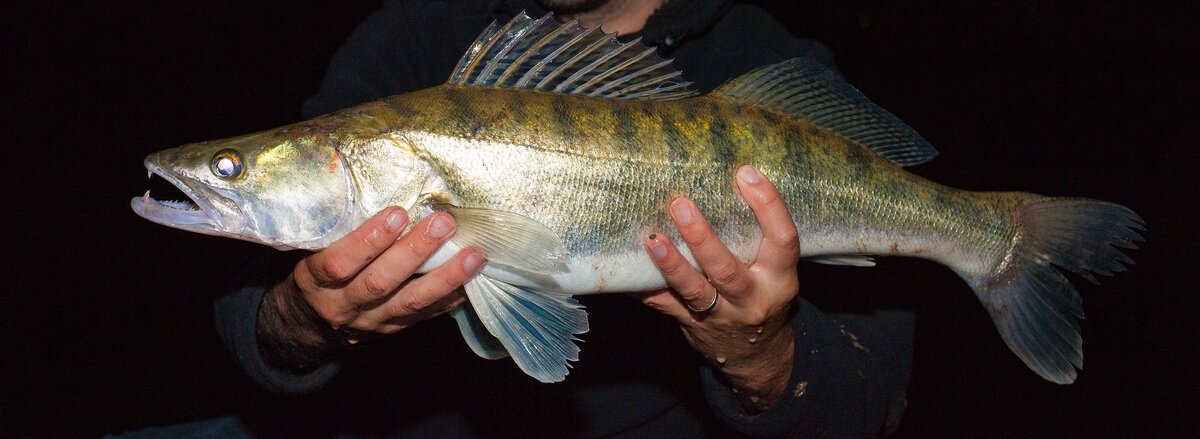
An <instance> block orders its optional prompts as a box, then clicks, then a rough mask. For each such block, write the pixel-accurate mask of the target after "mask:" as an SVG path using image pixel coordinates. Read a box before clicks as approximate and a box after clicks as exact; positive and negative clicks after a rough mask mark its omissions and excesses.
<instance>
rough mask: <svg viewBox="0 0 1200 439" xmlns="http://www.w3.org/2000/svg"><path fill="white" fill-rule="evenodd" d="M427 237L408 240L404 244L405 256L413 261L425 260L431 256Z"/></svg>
mask: <svg viewBox="0 0 1200 439" xmlns="http://www.w3.org/2000/svg"><path fill="white" fill-rule="evenodd" d="M427 241H428V240H427V239H418V240H416V242H408V243H406V245H405V246H404V257H405V258H407V259H409V260H413V261H424V260H425V259H428V258H429V255H430V253H431V252H430V251H428V247H431V246H430V245H427V244H426V242H427Z"/></svg>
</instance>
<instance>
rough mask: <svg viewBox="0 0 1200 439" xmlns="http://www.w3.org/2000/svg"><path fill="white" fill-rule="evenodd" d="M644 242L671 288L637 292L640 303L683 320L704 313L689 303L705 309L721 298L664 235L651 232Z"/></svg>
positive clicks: (688, 319)
mask: <svg viewBox="0 0 1200 439" xmlns="http://www.w3.org/2000/svg"><path fill="white" fill-rule="evenodd" d="M645 245H646V251H647V252H648V253H649V254H650V259H652V260H653V261H654V265H655V266H657V267H658V270H659V271H660V272H662V274H663V277H664V278H666V280H667V285H669V286H670V288H669V289H664V290H657V291H653V292H649V293H642V294H640V295H639V296H640V298H641V300H642V302H643V303H645V304H647V305H650V306H651V307H653V308H655V309H658V310H659V311H662V312H663V313H665V314H667V315H670V316H672V317H675V318H676V319H678V320H680V321H683V322H686V321H690V320H692V319H695V318H697V317H702V316H703V315H704V314H707V313H700V314H693V313H692V312H690V311H689V309H688V307H689V306H690V307H691V308H692V309H704V308H705V307H707V306H708V304H709V303H711V302H712V301H713V300H714V299H716V300H720V298H719V297H717V289H716V288H715V287H714V286H713V285H712V284H711V283H709V281H708V280H707V279H705V277H704V275H702V274H700V272H698V271H696V269H695V268H693V267H692V265H691V264H690V263H688V261H687V259H685V258H684V257H683V254H681V253H679V250H678V249H677V248H675V245H674V244H672V243H671V241H670V240H668V239H667V237H666V236H663V235H662V234H661V233H656V234H653V235H651V237H650V238H649V239H647V240H646V243H645ZM672 292H674V293H673V294H672ZM688 304H690V305H688ZM714 309H715V308H714Z"/></svg>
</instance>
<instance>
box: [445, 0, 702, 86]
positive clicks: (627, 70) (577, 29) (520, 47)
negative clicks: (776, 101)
mask: <svg viewBox="0 0 1200 439" xmlns="http://www.w3.org/2000/svg"><path fill="white" fill-rule="evenodd" d="M640 41H641V39H638V40H634V41H631V42H629V43H621V42H620V41H617V38H616V36H615V34H605V33H603V32H601V31H600V29H599V28H598V27H595V28H591V29H585V28H583V27H582V26H580V25H579V21H578V20H572V21H571V22H569V23H566V24H559V23H558V22H557V21H554V19H553V17H552V16H551V15H550V14H546V15H545V16H543V17H542V18H539V19H536V20H534V19H531V18H529V16H528V15H525V14H524V13H521V14H520V15H517V16H516V17H515V18H513V19H512V20H510V21H509V22H508V23H507V24H504V25H500V23H499V22H492V24H491V25H490V26H488V27H487V29H484V31H483V33H482V34H480V35H479V38H476V39H475V42H474V43H473V44H471V47H470V48H469V49H467V53H466V54H464V55H463V57H462V59H460V60H459V61H458V66H456V67H455V68H454V73H452V74H451V75H450V80H449V81H447V83H448V84H454V85H471V86H492V87H504V88H519V89H528V90H542V91H548V92H555V93H564V94H578V95H585V96H594V97H604V98H618V99H653V100H667V99H679V98H686V97H689V96H695V95H696V92H694V91H692V90H690V89H688V85H691V83H690V82H684V81H683V80H682V79H680V73H679V71H678V70H676V69H675V68H673V67H671V61H670V60H664V59H662V58H660V57H659V56H658V54H656V53H655V49H654V48H653V47H646V46H645V45H642V44H640Z"/></svg>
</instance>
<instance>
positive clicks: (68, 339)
mask: <svg viewBox="0 0 1200 439" xmlns="http://www.w3.org/2000/svg"><path fill="white" fill-rule="evenodd" d="M158 3H161V4H149V5H147V4H139V5H137V6H136V7H135V6H132V5H109V4H103V3H93V4H91V5H90V6H86V7H83V6H80V5H74V4H55V3H49V2H47V3H38V5H37V6H32V8H36V10H32V9H27V10H20V11H8V12H6V13H5V14H4V15H6V16H7V17H8V20H9V21H13V23H11V25H10V26H6V30H5V40H6V42H5V46H8V47H9V48H7V49H5V50H4V56H3V58H4V70H5V73H6V76H8V77H9V78H10V79H8V80H6V81H5V85H6V87H5V88H7V89H8V92H10V93H13V96H12V97H10V98H7V99H5V102H4V103H3V106H4V107H5V108H6V110H7V112H8V114H9V115H8V116H6V119H5V121H6V122H5V124H6V125H9V126H7V127H6V129H5V130H4V133H3V134H2V136H3V137H4V138H5V140H3V145H4V149H3V153H4V157H5V160H4V163H5V168H6V169H7V170H8V172H5V173H4V174H5V189H4V195H5V201H6V202H5V207H4V208H3V211H4V215H3V217H4V221H5V223H4V224H5V225H4V227H3V230H4V233H5V237H6V241H7V242H14V241H15V242H16V243H17V245H16V246H15V247H9V252H8V253H9V254H8V255H7V257H5V258H4V260H5V262H4V269H5V276H4V278H3V279H4V280H5V282H4V284H5V290H6V291H5V293H4V294H3V295H2V297H3V300H4V302H3V307H2V309H3V312H4V317H3V319H2V320H0V330H2V331H3V333H2V336H3V340H4V345H5V346H4V354H3V355H4V366H5V369H6V372H5V373H4V379H5V381H6V384H5V389H4V393H3V398H0V399H2V400H3V401H2V402H0V419H2V420H3V425H0V436H14V435H15V436H26V435H46V436H64V435H65V436H83V437H93V436H96V435H99V434H103V433H115V432H121V431H126V430H129V429H135V428H138V427H142V426H149V425H163V424H171V423H179V422H186V421H192V420H198V419H203V418H209V417H215V416H221V415H225V414H230V413H236V412H238V411H239V410H241V409H243V408H246V407H249V406H253V405H257V404H271V403H273V402H276V401H278V398H277V397H273V396H270V395H266V394H265V393H264V392H262V391H260V390H257V389H255V388H254V387H253V386H252V385H251V384H250V383H249V382H248V380H247V379H245V378H243V377H242V375H241V374H240V371H239V370H238V369H237V368H236V366H235V365H234V364H233V362H232V360H231V359H230V358H229V356H228V355H227V354H226V353H225V352H224V350H223V349H222V348H221V346H220V345H219V342H218V340H217V337H216V333H215V330H214V329H213V323H212V317H211V304H212V301H213V299H214V298H215V294H216V291H214V290H213V288H212V286H211V285H212V284H213V283H215V282H219V281H220V280H221V279H224V276H226V275H228V273H229V272H230V271H231V270H233V269H235V265H236V261H237V260H238V257H239V256H240V255H243V254H245V253H246V252H247V251H248V250H249V248H250V247H249V246H250V244H244V243H240V242H234V241H232V240H225V239H217V238H210V237H202V236H199V235H191V234H188V233H185V232H180V231H176V230H173V229H168V228H165V227H161V226H156V225H153V224H151V223H149V222H146V221H143V220H141V219H139V218H137V217H136V216H135V215H134V214H133V213H132V212H130V210H129V207H128V200H129V198H130V197H133V196H137V195H140V194H141V193H142V192H143V191H145V189H146V188H147V187H146V186H147V183H146V177H145V171H144V169H143V168H142V166H141V159H142V157H144V156H145V155H146V154H148V153H150V152H153V151H156V150H160V149H165V148H168V147H173V146H176V145H179V144H182V143H187V142H192V141H198V140H207V139H212V138H218V137H225V136H230V135H236V134H242V133H246V132H250V131H257V130H259V129H264V128H268V127H272V126H276V125H281V124H285V123H289V122H293V121H296V120H298V119H299V106H300V103H301V102H302V101H303V99H304V98H305V97H307V96H308V95H310V94H312V93H313V92H314V91H315V90H316V87H317V85H318V83H319V81H320V78H321V76H322V74H323V70H324V66H325V64H326V63H327V62H328V59H329V57H330V56H331V55H332V53H333V51H334V50H335V49H336V47H337V46H338V45H339V44H340V43H341V41H342V40H344V39H345V37H346V36H347V35H348V34H349V32H350V31H351V30H352V29H353V27H354V26H355V24H356V23H358V22H359V21H360V20H362V19H363V18H364V17H365V16H366V15H367V14H368V13H370V11H372V10H374V9H375V8H377V7H378V3H379V2H378V1H361V0H356V1H338V2H283V1H274V2H211V1H175V2H158ZM1179 3H1181V4H1182V3H1185V2H1179ZM764 6H765V7H767V8H768V9H769V10H771V11H772V12H773V13H774V14H776V16H777V17H779V19H780V20H781V21H783V22H784V23H786V24H787V25H788V26H789V27H790V28H791V29H792V30H793V32H794V33H795V34H796V35H798V36H804V37H809V38H814V39H817V40H820V41H822V42H824V43H825V44H827V45H828V46H829V47H830V48H831V49H832V50H833V52H834V54H835V55H836V56H837V59H838V62H839V67H840V68H841V70H842V71H843V72H844V74H845V76H846V77H847V78H848V79H849V81H850V82H851V83H853V84H855V85H856V86H858V87H859V88H860V89H861V90H863V92H864V93H866V94H867V95H868V96H870V97H871V98H872V99H873V100H874V101H875V102H877V103H879V104H880V105H882V106H883V107H885V108H888V109H889V110H891V111H892V112H893V113H895V114H897V115H898V116H900V117H901V118H902V119H904V120H905V121H907V122H908V123H909V124H910V125H912V126H913V127H915V128H916V129H917V130H918V131H920V132H921V133H922V134H923V135H924V136H925V137H926V138H927V139H928V140H929V141H930V142H931V143H933V144H934V145H935V146H937V147H938V149H940V150H941V152H942V155H941V156H940V157H939V158H938V159H937V160H934V161H933V162H931V163H929V164H926V165H922V166H920V167H917V168H915V169H914V172H917V173H919V174H921V175H924V176H926V177H929V178H931V179H933V180H935V181H938V182H941V183H944V184H947V185H950V186H955V187H960V188H966V189H975V190H1024V191H1030V192H1037V193H1043V194H1050V195H1076V196H1087V197H1092V198H1099V199H1104V200H1109V201H1114V202H1117V203H1121V204H1124V205H1126V206H1129V207H1131V208H1132V209H1134V210H1135V211H1137V212H1139V213H1140V214H1141V215H1142V216H1143V217H1144V218H1145V219H1146V222H1147V224H1148V226H1149V231H1148V232H1147V233H1146V236H1147V239H1148V241H1147V242H1146V243H1145V244H1144V245H1143V246H1142V250H1139V251H1136V252H1133V253H1132V256H1133V257H1134V259H1135V260H1137V265H1136V266H1135V267H1133V269H1132V271H1131V272H1130V273H1123V274H1120V275H1118V276H1116V277H1115V278H1109V279H1106V280H1105V281H1104V285H1102V286H1099V287H1097V286H1093V285H1090V284H1087V283H1086V282H1083V281H1082V280H1080V279H1078V278H1076V279H1075V280H1076V285H1077V286H1079V287H1080V290H1081V292H1082V293H1083V295H1084V298H1085V309H1086V311H1087V315H1088V319H1087V320H1086V321H1085V322H1084V323H1083V328H1084V351H1085V353H1086V354H1087V357H1086V358H1087V362H1086V368H1085V369H1084V370H1083V372H1081V374H1080V378H1079V380H1078V382H1076V383H1075V384H1073V385H1070V386H1058V385H1054V384H1050V383H1048V382H1045V381H1042V380H1041V379H1040V378H1038V377H1037V376H1036V375H1034V374H1033V373H1031V372H1029V371H1028V370H1027V369H1026V368H1025V367H1024V365H1022V364H1021V363H1020V361H1019V360H1018V359H1017V358H1016V357H1015V356H1013V355H1012V354H1010V353H1009V352H1008V350H1007V349H1006V348H1005V347H1004V346H1003V344H1002V343H1001V341H1000V339H999V337H998V336H997V334H996V332H995V330H994V328H993V327H992V325H991V323H990V321H989V319H988V318H987V316H986V314H985V313H984V311H983V309H982V307H980V306H979V305H978V303H977V302H976V300H975V299H974V297H973V295H972V294H971V293H970V290H969V289H968V288H967V287H966V285H964V284H962V283H961V281H959V280H958V279H957V277H956V276H954V275H953V274H952V273H951V272H950V271H949V270H946V269H944V268H941V267H938V266H936V265H935V264H932V263H927V262H922V261H911V260H901V259H888V260H885V261H883V262H882V263H881V264H880V266H879V267H876V268H874V269H846V268H832V267H823V266H822V267H815V266H809V265H805V267H804V268H803V273H802V274H803V276H804V281H805V286H804V288H805V289H809V290H819V291H854V290H867V289H895V290H908V291H914V292H919V294H918V305H919V309H918V316H919V320H918V328H917V339H916V358H915V360H914V361H915V369H914V375H913V378H912V384H911V386H910V389H909V401H910V405H909V408H908V411H907V412H906V414H905V420H904V423H903V424H902V429H901V436H902V437H915V436H1000V435H1005V436H1011V435H1016V436H1018V437H1027V436H1035V437H1062V436H1072V437H1075V436H1108V435H1114V434H1115V435H1122V436H1125V435H1138V436H1142V435H1149V436H1175V435H1178V436H1188V435H1192V436H1194V435H1196V434H1200V431H1198V427H1197V425H1200V421H1197V417H1198V416H1200V398H1198V397H1197V396H1196V391H1197V389H1200V378H1197V376H1200V370H1197V366H1200V362H1197V360H1196V356H1195V354H1194V352H1195V351H1196V349H1197V348H1198V347H1200V345H1198V343H1197V336H1198V335H1200V331H1198V329H1197V328H1198V325H1197V323H1196V320H1195V318H1194V317H1195V315H1196V312H1197V311H1198V310H1200V307H1198V304H1200V301H1198V300H1197V296H1196V287H1195V283H1194V282H1193V281H1192V278H1193V276H1194V275H1195V273H1196V264H1195V261H1196V260H1195V255H1196V254H1197V252H1198V251H1200V244H1198V242H1200V240H1197V239H1196V238H1195V237H1194V235H1195V234H1196V227H1197V226H1196V211H1197V209H1196V207H1195V204H1196V202H1197V201H1198V200H1197V197H1196V189H1195V188H1196V183H1197V182H1198V179H1197V178H1196V177H1195V172H1196V170H1197V165H1200V163H1197V162H1198V160H1197V158H1198V156H1200V153H1197V148H1200V144H1198V142H1197V141H1196V138H1195V136H1196V133H1197V129H1198V128H1200V123H1198V121H1200V117H1198V116H1197V109H1198V108H1200V105H1197V98H1198V97H1200V96H1198V95H1197V93H1196V87H1195V81H1196V77H1197V73H1198V72H1197V70H1196V69H1194V68H1193V66H1191V64H1192V63H1193V62H1194V60H1195V59H1196V58H1197V55H1200V53H1198V52H1197V51H1196V50H1195V49H1196V42H1197V39H1196V38H1195V37H1194V36H1192V35H1185V31H1187V30H1188V29H1187V28H1188V27H1190V26H1192V25H1193V23H1192V21H1193V20H1194V19H1195V18H1196V17H1198V16H1200V14H1196V11H1195V10H1194V9H1185V8H1184V7H1182V6H1164V5H1160V4H1152V3H1148V2H1134V1H1110V2H1098V3H1097V2H1093V3H1087V4H1078V5H1077V4H1067V3H1062V2H1050V1H1038V0H1017V1H985V2H916V1H881V0H875V1H867V0H842V1H836V0H819V1H813V2H798V3H792V2H779V3H765V4H764ZM13 75H15V77H13ZM10 124H11V125H10ZM14 170H15V171H16V172H12V171H14Z"/></svg>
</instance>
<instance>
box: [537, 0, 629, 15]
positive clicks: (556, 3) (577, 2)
mask: <svg viewBox="0 0 1200 439" xmlns="http://www.w3.org/2000/svg"><path fill="white" fill-rule="evenodd" d="M609 1H611V0H534V3H537V4H538V6H541V7H543V8H546V9H548V10H550V11H551V12H554V13H555V14H558V15H579V14H586V13H588V12H592V11H595V10H597V9H600V8H602V7H604V5H606V4H608V2H609Z"/></svg>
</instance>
